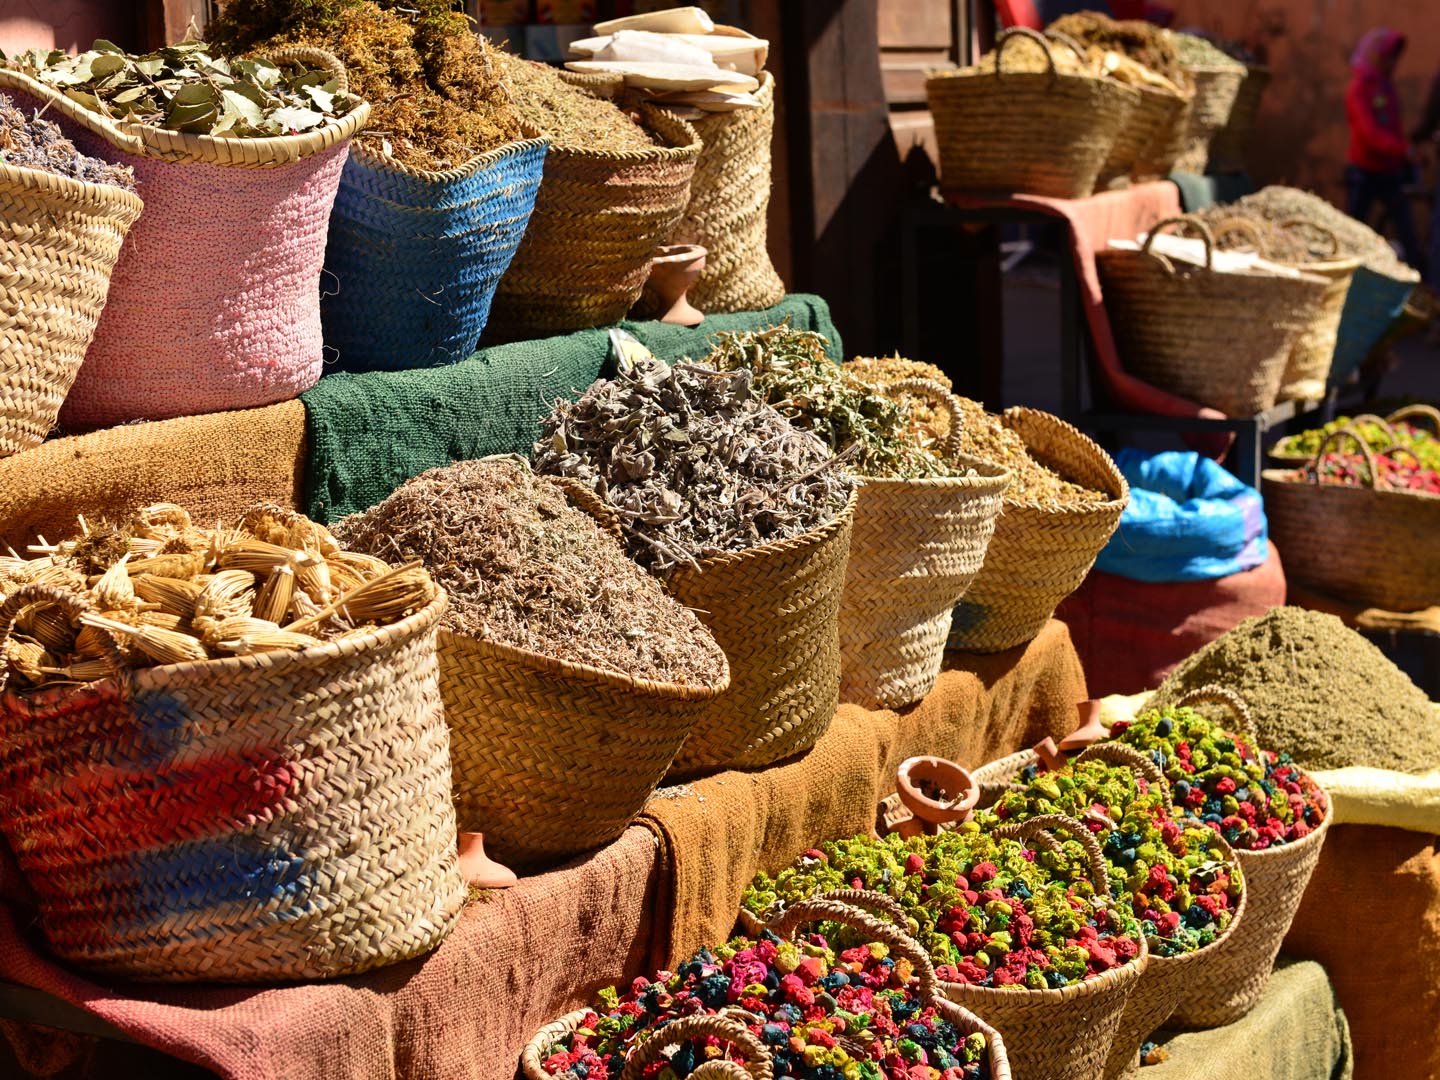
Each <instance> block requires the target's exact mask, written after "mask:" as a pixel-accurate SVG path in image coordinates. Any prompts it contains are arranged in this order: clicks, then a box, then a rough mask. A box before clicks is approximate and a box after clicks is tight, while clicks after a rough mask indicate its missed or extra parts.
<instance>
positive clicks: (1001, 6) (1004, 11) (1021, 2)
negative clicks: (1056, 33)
mask: <svg viewBox="0 0 1440 1080" xmlns="http://www.w3.org/2000/svg"><path fill="white" fill-rule="evenodd" d="M995 12H996V14H998V15H999V16H1000V21H1001V23H1003V24H1004V25H1006V26H1028V27H1029V28H1030V29H1031V30H1043V29H1045V20H1044V19H1042V18H1040V13H1039V12H1038V11H1036V10H1035V4H1034V3H1033V2H1032V0H995Z"/></svg>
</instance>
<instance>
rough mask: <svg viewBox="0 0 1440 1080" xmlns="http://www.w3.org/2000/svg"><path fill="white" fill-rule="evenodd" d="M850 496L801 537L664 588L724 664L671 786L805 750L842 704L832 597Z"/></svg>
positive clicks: (840, 573) (723, 561) (836, 602)
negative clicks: (710, 639)
mask: <svg viewBox="0 0 1440 1080" xmlns="http://www.w3.org/2000/svg"><path fill="white" fill-rule="evenodd" d="M856 502H857V496H856V495H851V496H850V501H849V502H848V503H847V504H846V505H845V509H844V510H842V511H841V512H840V513H839V514H837V515H836V516H835V517H834V519H833V520H831V521H829V522H827V523H826V524H824V525H822V526H820V527H819V528H817V529H812V530H811V531H810V532H808V533H805V534H804V535H803V536H797V537H794V538H792V539H789V540H776V541H774V542H772V543H769V544H762V545H761V546H760V547H755V548H751V549H749V550H748V551H740V552H735V553H733V554H725V555H716V556H714V557H712V558H709V559H703V560H701V562H700V566H699V569H694V568H690V567H681V568H680V569H678V570H676V571H675V572H674V573H672V574H671V575H670V576H669V578H668V579H666V582H665V586H666V588H667V589H668V590H669V591H670V593H671V595H673V596H674V597H675V598H676V599H677V600H679V601H680V602H681V603H682V604H684V605H685V606H686V607H688V608H692V609H694V611H695V613H696V614H697V615H698V616H700V621H701V622H703V623H704V624H705V625H706V626H708V627H709V628H710V632H711V633H712V634H714V635H715V640H716V641H717V642H719V644H720V648H721V649H723V650H724V651H725V656H726V658H727V659H728V660H729V661H730V689H729V690H727V691H726V692H725V693H723V694H721V695H720V696H719V697H718V698H716V699H715V700H713V701H711V702H708V703H706V705H705V706H704V708H703V709H702V710H701V713H700V715H699V716H698V717H697V718H696V719H695V726H694V728H693V730H692V731H691V733H690V738H689V739H687V740H686V741H685V745H684V746H682V747H681V748H680V752H679V753H678V754H676V756H675V764H674V766H673V768H672V773H673V775H674V777H676V778H682V777H686V776H697V775H700V774H702V773H707V772H715V771H717V770H720V769H732V768H753V767H756V766H760V765H769V764H771V763H772V762H775V761H779V760H780V759H782V758H786V757H789V756H791V755H792V754H797V753H799V752H801V751H802V750H808V749H809V748H810V747H811V746H813V745H814V744H815V740H816V739H818V738H820V736H821V735H823V734H824V733H825V729H826V728H828V727H829V726H830V721H831V720H832V719H833V718H834V716H835V709H836V707H837V706H838V705H839V702H840V643H839V623H840V597H841V594H842V592H843V590H844V587H845V568H846V564H847V563H848V562H849V560H850V533H851V528H852V526H853V524H854V521H855V506H856Z"/></svg>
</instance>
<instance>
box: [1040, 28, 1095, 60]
mask: <svg viewBox="0 0 1440 1080" xmlns="http://www.w3.org/2000/svg"><path fill="white" fill-rule="evenodd" d="M1045 36H1046V37H1047V38H1049V39H1050V40H1051V41H1058V42H1059V43H1060V44H1061V45H1064V46H1067V47H1068V48H1069V49H1070V51H1071V52H1073V53H1074V54H1075V55H1076V56H1078V57H1079V58H1080V61H1081V63H1086V64H1088V63H1089V62H1090V54H1089V53H1088V52H1086V50H1085V46H1083V45H1081V44H1080V42H1078V41H1076V40H1075V39H1074V38H1073V37H1071V36H1070V35H1069V34H1067V33H1065V31H1064V30H1046V31H1045Z"/></svg>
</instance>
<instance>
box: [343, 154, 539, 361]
mask: <svg viewBox="0 0 1440 1080" xmlns="http://www.w3.org/2000/svg"><path fill="white" fill-rule="evenodd" d="M548 145H549V144H548V142H547V141H546V140H545V139H527V140H525V141H524V142H517V143H512V144H510V145H509V146H504V147H501V148H500V149H498V150H494V151H491V152H490V153H488V154H482V155H480V156H479V157H477V158H475V159H474V160H472V161H470V162H468V163H466V164H465V165H463V166H461V167H460V168H458V169H452V170H450V171H448V172H440V173H416V172H411V171H409V170H405V169H398V168H394V167H391V166H389V165H386V164H385V163H384V162H382V161H381V160H380V159H378V158H375V157H371V156H369V155H366V154H365V153H363V151H361V150H359V149H358V148H356V149H354V150H352V152H351V154H350V160H349V161H348V162H347V163H346V165H345V171H344V173H343V174H341V178H340V191H339V194H338V195H337V196H336V198H335V209H334V211H333V212H332V213H331V215H330V236H329V241H328V243H327V245H326V249H325V270H326V273H325V275H324V278H323V279H322V294H323V295H322V297H321V301H320V317H321V320H322V322H323V324H324V329H325V344H326V346H327V348H326V353H327V356H332V357H333V359H334V367H333V369H332V370H337V371H399V370H405V369H408V368H422V367H435V366H437V365H440V364H453V363H456V362H458V361H460V360H464V359H467V358H468V357H469V356H470V355H471V354H472V353H473V352H474V351H475V346H476V344H477V343H478V342H479V340H480V334H481V332H482V331H483V330H484V329H485V323H486V322H487V321H488V320H489V318H490V302H491V300H493V299H494V297H495V287H496V286H497V285H499V284H500V278H501V277H502V276H503V275H504V273H505V271H506V269H507V268H508V267H509V266H510V260H511V259H512V258H513V257H514V255H515V249H516V248H518V247H519V246H520V240H521V238H522V237H523V236H524V235H525V228H526V226H527V225H528V224H529V222H530V212H531V211H532V210H534V209H535V194H536V192H537V191H538V190H539V188H540V175H541V172H542V170H543V168H544V164H545V151H546V148H547V146H548ZM332 350H333V353H332ZM336 353H338V355H334V354H336Z"/></svg>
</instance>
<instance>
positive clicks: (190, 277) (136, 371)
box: [0, 50, 370, 428]
mask: <svg viewBox="0 0 1440 1080" xmlns="http://www.w3.org/2000/svg"><path fill="white" fill-rule="evenodd" d="M272 56H273V58H275V59H277V60H280V59H297V60H303V61H305V62H307V63H309V64H311V65H312V66H317V67H326V68H329V69H330V70H332V71H334V72H335V73H336V75H343V68H341V66H340V64H339V61H337V60H336V59H335V58H334V57H333V56H330V55H329V54H328V53H323V52H318V51H315V50H285V51H283V52H279V53H274V54H272ZM0 89H6V90H8V91H11V92H12V93H14V94H15V95H16V96H17V98H18V99H19V100H20V101H21V103H22V104H24V105H27V106H29V105H38V106H43V107H44V108H45V110H46V113H45V115H46V116H47V117H48V118H50V119H52V120H54V121H55V122H56V123H58V124H59V125H60V127H61V128H62V129H63V130H64V132H65V134H66V135H68V136H69V137H70V138H72V139H73V140H74V141H75V144H76V145H77V146H78V147H79V148H80V149H81V150H82V151H84V152H85V153H87V154H91V155H93V156H96V157H100V158H104V159H105V160H107V161H113V162H119V163H121V164H124V165H129V166H130V167H131V168H133V169H134V170H135V182H136V187H137V189H138V192H139V195H140V197H141V198H142V199H143V200H144V202H145V211H144V213H142V214H141V215H140V219H139V220H138V221H137V222H136V223H135V226H134V227H133V228H132V229H131V230H130V237H129V242H128V243H126V244H125V246H124V247H123V248H122V249H121V251H120V258H119V261H118V262H117V263H116V265H115V270H114V272H113V273H112V274H111V278H110V295H109V299H108V301H107V302H106V304H105V310H104V313H103V314H102V315H101V317H100V322H99V325H98V326H97V327H96V329H95V337H94V340H93V341H92V342H91V344H90V348H89V350H88V351H87V352H86V354H85V363H84V365H83V366H82V367H81V369H80V374H79V376H78V377H77V378H76V380H75V385H74V386H73V387H72V388H71V390H70V395H69V397H68V398H67V399H66V401H65V406H64V408H63V409H62V411H61V422H62V423H63V424H64V425H65V426H66V427H68V428H94V427H104V426H109V425H113V424H118V423H123V422H125V421H128V420H137V419H146V420H159V419H164V418H166V417H173V416H189V415H194V414H196V413H206V412H219V411H222V410H225V409H243V408H251V407H254V406H259V405H270V404H273V403H275V402H278V401H288V400H290V399H292V398H294V397H297V396H298V395H299V394H300V393H301V392H302V391H304V390H308V389H309V388H310V387H312V386H314V385H315V383H316V381H317V380H318V379H319V378H320V370H321V364H322V361H323V354H322V351H321V344H322V335H321V327H320V285H321V283H320V271H321V267H322V265H323V263H324V258H325V240H326V234H327V230H328V228H329V222H330V210H331V207H332V205H333V204H334V202H335V193H336V190H337V189H338V187H339V184H340V173H341V169H342V168H343V167H344V165H345V158H346V156H347V154H348V153H349V149H350V140H351V137H352V136H354V135H355V133H356V132H357V131H359V130H360V129H361V128H362V127H364V125H365V122H366V120H367V118H368V117H369V114H370V107H369V105H367V104H364V103H361V104H360V105H359V106H358V107H357V108H355V109H354V110H352V111H351V112H350V113H349V114H347V115H346V116H344V117H342V118H341V119H339V120H337V121H334V122H333V123H328V124H325V125H324V126H323V127H320V128H317V129H315V130H313V131H308V132H304V133H302V134H299V135H287V136H276V137H273V138H263V139H230V138H212V137H210V136H208V135H187V134H183V133H180V132H174V131H168V130H165V129H163V128H156V127H148V126H144V125H138V124H130V123H125V122H120V121H111V120H109V119H107V118H105V117H103V116H101V115H100V114H98V113H94V112H91V111H90V110H88V109H86V108H84V107H83V106H82V105H80V104H78V103H77V102H74V101H72V100H70V99H69V98H68V97H66V96H64V94H62V93H60V92H58V91H57V90H56V89H55V88H52V87H49V86H46V85H44V84H42V83H40V82H38V81H36V80H34V79H30V78H29V77H27V76H25V75H23V74H21V73H20V72H18V71H13V70H9V69H0Z"/></svg>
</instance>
